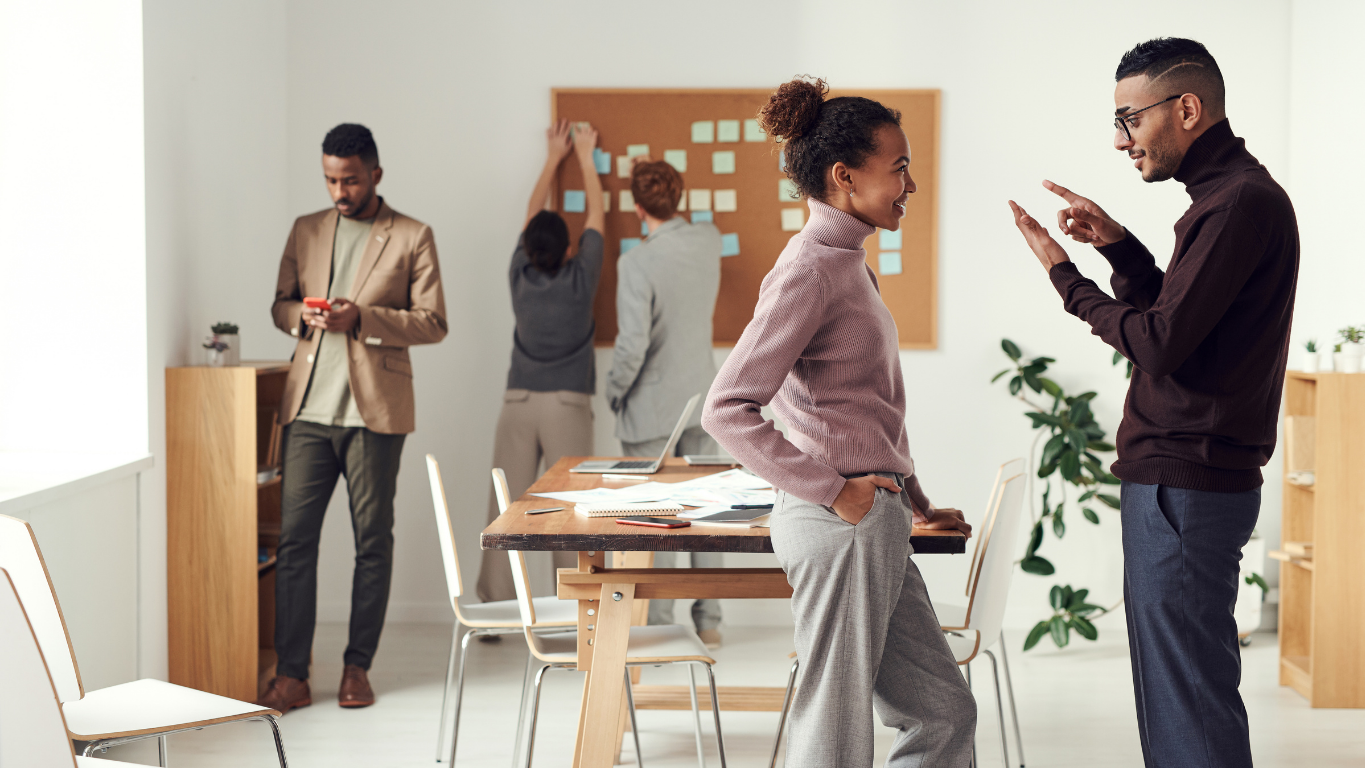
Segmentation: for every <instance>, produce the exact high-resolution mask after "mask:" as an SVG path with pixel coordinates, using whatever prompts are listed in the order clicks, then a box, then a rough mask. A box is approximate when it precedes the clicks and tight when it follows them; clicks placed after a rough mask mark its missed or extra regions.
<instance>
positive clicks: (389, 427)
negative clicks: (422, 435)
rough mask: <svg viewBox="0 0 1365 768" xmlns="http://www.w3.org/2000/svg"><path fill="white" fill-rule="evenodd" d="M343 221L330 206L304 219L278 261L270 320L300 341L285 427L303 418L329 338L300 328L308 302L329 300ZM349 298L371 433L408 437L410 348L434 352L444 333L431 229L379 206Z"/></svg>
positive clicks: (355, 391) (353, 348)
mask: <svg viewBox="0 0 1365 768" xmlns="http://www.w3.org/2000/svg"><path fill="white" fill-rule="evenodd" d="M339 215H340V214H339V213H337V210H336V209H335V208H329V209H327V210H325V211H318V212H317V213H310V214H308V215H307V216H300V217H299V218H298V219H296V220H295V221H294V229H293V231H291V232H290V233H289V241H288V242H287V243H285V246H284V256H283V257H282V258H281V259H280V278H279V282H278V283H277V284H276V286H275V303H274V305H273V306H271V308H270V314H271V315H272V316H274V318H275V325H276V326H278V327H279V329H280V330H282V331H284V332H285V333H287V334H289V335H291V336H297V337H298V339H299V343H298V346H297V347H296V348H295V349H294V358H293V364H292V367H291V368H290V369H289V378H288V381H287V382H286V383H285V385H284V397H283V399H281V401H280V423H281V424H288V423H290V422H292V421H293V420H294V417H295V416H297V415H298V413H299V408H300V407H302V405H303V395H304V393H305V392H306V391H307V389H308V380H309V378H310V377H311V376H312V375H313V360H314V357H315V356H316V353H317V348H318V342H319V340H321V338H322V334H320V333H315V330H316V329H314V328H312V327H310V326H306V325H304V324H303V299H304V297H312V296H316V297H325V296H326V295H327V288H328V284H329V283H330V281H331V278H332V241H333V239H334V238H335V237H336V224H337V216H339ZM348 298H350V300H351V301H353V302H355V304H356V305H357V306H358V307H359V308H360V322H358V323H357V324H356V327H355V330H353V331H351V333H350V334H349V338H348V339H347V343H346V350H347V353H348V355H349V357H350V364H351V365H350V368H351V396H352V397H354V398H355V403H356V407H357V408H358V409H359V410H360V415H361V417H363V418H364V419H365V426H366V427H368V428H369V429H370V430H372V431H374V432H382V433H384V434H394V435H396V434H406V433H408V432H411V431H413V429H414V428H415V416H414V408H413V395H412V361H411V360H410V359H409V358H408V347H410V346H412V345H414V344H434V343H436V342H438V341H440V340H441V339H443V338H445V335H446V330H447V329H446V317H445V314H446V301H445V294H444V293H443V292H442V291H441V267H440V264H439V263H438V262H437V260H436V241H435V239H434V238H433V236H432V234H431V227H428V226H427V225H425V224H423V223H422V222H420V221H417V220H416V219H411V218H408V217H407V216H404V215H403V214H401V213H399V212H397V211H395V210H394V209H392V208H390V207H389V205H388V203H384V202H381V203H380V206H379V213H378V214H377V215H376V216H375V220H374V225H373V227H371V229H370V240H369V243H368V244H367V245H366V246H365V255H364V256H363V257H361V259H360V266H359V267H358V268H357V270H356V274H355V282H354V283H352V284H351V295H350V296H349V297H348Z"/></svg>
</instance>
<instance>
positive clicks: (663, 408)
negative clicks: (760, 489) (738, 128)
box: [606, 159, 723, 648]
mask: <svg viewBox="0 0 1365 768" xmlns="http://www.w3.org/2000/svg"><path fill="white" fill-rule="evenodd" d="M630 190H631V194H632V195H633V196H634V197H635V212H636V214H637V215H639V217H640V218H641V220H643V221H644V222H645V225H646V226H647V227H648V228H649V237H648V238H646V239H645V241H644V242H643V243H641V244H640V245H639V246H636V247H635V248H633V249H632V250H631V251H630V252H629V253H628V254H624V255H622V256H621V259H620V261H618V262H617V265H616V271H617V286H616V324H617V332H616V350H615V354H614V355H613V357H612V363H611V372H610V373H608V374H607V391H606V395H607V402H608V403H610V405H611V410H612V411H613V412H614V413H615V414H616V437H617V438H619V439H620V440H621V449H622V452H623V453H625V454H626V455H627V456H648V457H658V455H659V454H660V453H661V452H662V451H663V449H664V445H665V444H666V443H667V442H668V436H669V434H670V433H672V431H673V427H674V425H676V424H677V422H678V417H679V416H680V415H682V410H683V407H684V406H685V405H686V404H687V400H688V398H690V397H692V395H695V394H697V393H698V392H701V393H705V392H706V391H707V390H709V389H710V388H711V381H712V380H713V379H714V378H715V377H716V366H715V361H714V360H713V358H712V356H711V316H712V314H714V313H715V311H716V294H717V293H718V292H719V291H720V231H719V230H717V229H716V228H715V226H713V225H711V224H689V223H688V222H687V221H686V220H685V219H683V218H682V217H679V216H677V210H678V201H679V200H680V199H681V198H682V193H683V181H682V177H681V176H680V175H679V174H678V172H677V171H676V170H674V169H673V166H671V165H669V164H668V163H665V162H650V161H648V160H647V159H646V160H644V161H643V162H637V163H636V164H635V167H634V168H633V169H632V173H631V179H630ZM716 450H717V449H716V444H715V441H714V440H712V439H711V438H710V437H709V436H708V435H707V434H706V432H705V431H704V430H703V429H702V428H701V414H700V413H694V414H693V415H692V423H691V424H689V425H688V427H687V429H686V431H684V432H683V434H682V439H681V440H679V441H678V447H677V454H676V455H679V456H682V455H684V454H689V453H715V452H716ZM674 562H675V561H674V556H673V553H672V552H656V553H655V555H654V565H655V566H656V567H659V568H671V567H673V566H674ZM722 565H723V563H722V562H721V555H720V553H718V552H694V553H692V567H694V568H720V567H722ZM672 614H673V601H671V600H652V601H650V604H649V623H650V624H672V623H673V615H672ZM692 620H693V622H694V623H695V624H696V627H697V634H698V635H700V636H701V639H702V640H703V641H704V642H705V643H706V644H707V647H711V648H714V647H718V646H719V645H720V632H719V631H718V630H717V629H716V627H717V626H719V624H720V602H719V601H717V600H698V601H697V602H696V603H695V604H693V606H692Z"/></svg>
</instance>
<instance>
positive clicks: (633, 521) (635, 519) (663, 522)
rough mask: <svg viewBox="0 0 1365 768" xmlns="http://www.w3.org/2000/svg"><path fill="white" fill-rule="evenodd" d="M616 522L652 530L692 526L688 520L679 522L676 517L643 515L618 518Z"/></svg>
mask: <svg viewBox="0 0 1365 768" xmlns="http://www.w3.org/2000/svg"><path fill="white" fill-rule="evenodd" d="M616 522H617V523H619V524H621V525H646V526H649V527H650V528H686V527H687V526H689V525H691V524H692V523H691V522H690V521H688V520H679V519H677V518H675V517H644V516H642V515H634V516H631V517H618V518H616Z"/></svg>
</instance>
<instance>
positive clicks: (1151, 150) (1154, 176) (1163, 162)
mask: <svg viewBox="0 0 1365 768" xmlns="http://www.w3.org/2000/svg"><path fill="white" fill-rule="evenodd" d="M1169 137H1170V131H1169V130H1167V131H1166V132H1163V133H1161V134H1158V135H1156V136H1153V137H1152V138H1151V139H1150V140H1148V142H1147V149H1146V152H1147V157H1148V159H1149V160H1151V168H1152V170H1151V171H1150V172H1149V173H1144V174H1142V180H1143V181H1145V182H1147V183H1148V184H1155V183H1157V182H1159V181H1166V180H1167V179H1169V178H1171V177H1172V176H1174V175H1175V173H1176V171H1178V170H1180V163H1181V162H1183V161H1184V160H1185V156H1184V155H1183V154H1181V153H1180V150H1179V149H1177V148H1176V146H1175V143H1174V142H1171V141H1168V140H1167V139H1168V138H1169Z"/></svg>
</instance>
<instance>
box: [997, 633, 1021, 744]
mask: <svg viewBox="0 0 1365 768" xmlns="http://www.w3.org/2000/svg"><path fill="white" fill-rule="evenodd" d="M1006 645H1007V643H1006V642H1005V633H1004V632H1003V631H1002V632H1001V633H1000V663H1001V664H1003V665H1004V667H1005V691H1006V692H1007V693H1009V696H1010V717H1012V718H1014V746H1015V747H1016V748H1017V749H1018V751H1019V768H1024V732H1023V731H1021V730H1019V707H1017V706H1015V704H1014V680H1013V679H1011V678H1010V656H1009V654H1008V653H1006V652H1005V646H1006Z"/></svg>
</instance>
